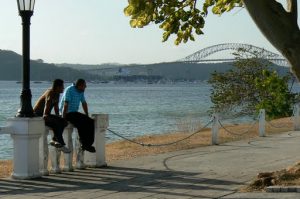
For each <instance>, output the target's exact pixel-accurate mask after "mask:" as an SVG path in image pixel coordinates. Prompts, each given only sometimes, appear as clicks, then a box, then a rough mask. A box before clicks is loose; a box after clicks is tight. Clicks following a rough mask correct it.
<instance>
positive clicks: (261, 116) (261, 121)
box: [258, 109, 266, 137]
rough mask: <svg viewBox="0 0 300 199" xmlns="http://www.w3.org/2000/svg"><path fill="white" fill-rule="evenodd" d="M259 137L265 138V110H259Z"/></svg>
mask: <svg viewBox="0 0 300 199" xmlns="http://www.w3.org/2000/svg"><path fill="white" fill-rule="evenodd" d="M258 126H259V129H258V130H259V137H265V129H266V112H265V109H260V110H259V124H258Z"/></svg>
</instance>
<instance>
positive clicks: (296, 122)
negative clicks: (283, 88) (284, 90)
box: [294, 104, 300, 131]
mask: <svg viewBox="0 0 300 199" xmlns="http://www.w3.org/2000/svg"><path fill="white" fill-rule="evenodd" d="M299 119H300V118H299V104H295V106H294V130H295V131H299V130H300V122H299Z"/></svg>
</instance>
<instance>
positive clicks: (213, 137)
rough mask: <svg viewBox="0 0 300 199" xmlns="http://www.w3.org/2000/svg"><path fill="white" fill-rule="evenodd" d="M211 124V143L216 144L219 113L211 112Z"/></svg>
mask: <svg viewBox="0 0 300 199" xmlns="http://www.w3.org/2000/svg"><path fill="white" fill-rule="evenodd" d="M213 118H214V119H213V124H212V128H211V144H212V145H218V144H219V143H218V134H219V115H218V114H216V113H214V114H213Z"/></svg>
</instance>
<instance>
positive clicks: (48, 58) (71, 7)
mask: <svg viewBox="0 0 300 199" xmlns="http://www.w3.org/2000/svg"><path fill="white" fill-rule="evenodd" d="M126 5H127V0H51V1H49V0H48V1H45V0H36V4H35V10H34V15H33V16H32V17H31V27H30V28H31V32H30V34H31V41H30V42H31V43H30V45H31V47H30V51H31V52H30V56H31V59H42V60H44V62H46V63H72V64H103V63H121V64H133V63H138V64H149V63H159V62H169V61H175V60H178V59H181V58H184V57H186V56H188V55H190V54H192V53H194V52H196V51H199V50H201V49H203V48H205V47H209V46H211V45H216V44H220V43H246V44H252V45H255V46H258V47H262V48H265V49H267V50H270V51H272V52H275V53H278V51H277V50H276V49H275V48H274V47H273V46H272V45H271V44H270V43H269V42H268V41H267V39H265V38H264V36H263V35H262V33H261V32H260V31H259V30H258V28H257V27H256V25H255V24H254V22H253V21H252V19H251V17H250V16H249V14H248V13H247V10H246V9H240V8H237V9H234V10H233V11H231V12H229V13H226V14H224V15H222V16H221V17H220V16H216V15H213V14H211V13H210V14H209V15H208V17H207V18H206V25H205V28H204V29H203V31H204V35H201V36H196V37H195V38H196V41H195V42H193V41H190V42H188V43H186V44H180V45H179V46H176V45H175V44H174V38H169V40H168V41H167V42H162V31H161V30H160V29H159V27H158V26H157V25H155V24H153V25H149V26H147V27H145V28H142V29H134V28H131V27H130V25H129V20H130V18H129V17H126V16H125V15H124V14H123V9H124V8H125V7H126ZM1 8H2V9H1V11H0V49H2V50H12V51H15V52H17V53H18V54H21V53H22V25H21V17H20V16H19V15H18V9H17V2H16V0H1ZM3 8H5V9H3Z"/></svg>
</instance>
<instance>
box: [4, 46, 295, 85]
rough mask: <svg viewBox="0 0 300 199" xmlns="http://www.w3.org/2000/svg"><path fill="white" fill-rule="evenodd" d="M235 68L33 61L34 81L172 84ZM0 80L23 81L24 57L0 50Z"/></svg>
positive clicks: (227, 65) (281, 69) (278, 68)
mask: <svg viewBox="0 0 300 199" xmlns="http://www.w3.org/2000/svg"><path fill="white" fill-rule="evenodd" d="M273 67H274V69H275V70H276V71H278V73H279V74H281V75H283V74H284V75H285V74H287V72H288V71H289V68H285V67H281V66H276V65H275V66H273ZM231 68H232V63H200V64H198V63H176V62H174V63H172V62H168V63H156V64H130V65H126V64H124V65H122V64H114V63H110V64H100V65H84V64H67V63H65V64H48V63H43V61H42V60H32V61H31V80H33V81H41V80H53V79H55V78H61V79H64V80H66V81H74V80H75V79H78V78H84V79H86V80H116V81H118V80H125V81H136V80H139V79H146V80H147V79H148V80H153V79H155V80H159V79H167V80H172V81H181V80H187V81H194V80H208V79H209V78H210V75H211V73H213V72H214V71H217V72H225V71H227V70H229V69H231ZM0 70H1V73H0V80H16V81H20V80H21V77H22V57H21V55H19V54H17V53H15V52H13V51H7V50H0Z"/></svg>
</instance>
